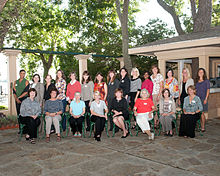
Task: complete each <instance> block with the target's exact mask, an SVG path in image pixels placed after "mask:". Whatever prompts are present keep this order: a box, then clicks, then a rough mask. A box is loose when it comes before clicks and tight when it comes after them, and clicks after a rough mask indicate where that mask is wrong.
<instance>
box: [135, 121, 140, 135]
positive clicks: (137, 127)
mask: <svg viewBox="0 0 220 176" xmlns="http://www.w3.org/2000/svg"><path fill="white" fill-rule="evenodd" d="M135 128H136V136H138V132H139V126H138V124H136V127H135Z"/></svg>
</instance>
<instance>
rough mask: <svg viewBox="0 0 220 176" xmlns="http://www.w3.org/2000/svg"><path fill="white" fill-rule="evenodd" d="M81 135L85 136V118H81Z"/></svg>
mask: <svg viewBox="0 0 220 176" xmlns="http://www.w3.org/2000/svg"><path fill="white" fill-rule="evenodd" d="M82 135H83V137H84V138H85V137H86V136H85V120H83V123H82Z"/></svg>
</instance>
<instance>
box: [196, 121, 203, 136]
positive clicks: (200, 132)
mask: <svg viewBox="0 0 220 176" xmlns="http://www.w3.org/2000/svg"><path fill="white" fill-rule="evenodd" d="M197 122H198V124H199V134H200V136H203V134H202V130H201V121H200V120H198V121H197Z"/></svg>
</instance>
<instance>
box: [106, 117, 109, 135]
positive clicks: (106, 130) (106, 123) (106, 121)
mask: <svg viewBox="0 0 220 176" xmlns="http://www.w3.org/2000/svg"><path fill="white" fill-rule="evenodd" d="M105 130H106V134H107V136H108V137H109V134H108V121H106V122H105Z"/></svg>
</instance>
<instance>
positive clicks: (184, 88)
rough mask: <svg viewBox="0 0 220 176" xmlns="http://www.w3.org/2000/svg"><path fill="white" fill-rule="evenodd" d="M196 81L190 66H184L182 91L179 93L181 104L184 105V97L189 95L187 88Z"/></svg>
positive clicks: (181, 82) (181, 83)
mask: <svg viewBox="0 0 220 176" xmlns="http://www.w3.org/2000/svg"><path fill="white" fill-rule="evenodd" d="M193 85H194V81H193V79H192V78H191V77H190V72H189V69H188V68H183V71H182V80H181V81H180V89H179V91H180V93H179V105H180V106H181V107H183V103H184V98H185V97H187V96H188V94H187V89H188V87H189V86H193Z"/></svg>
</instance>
